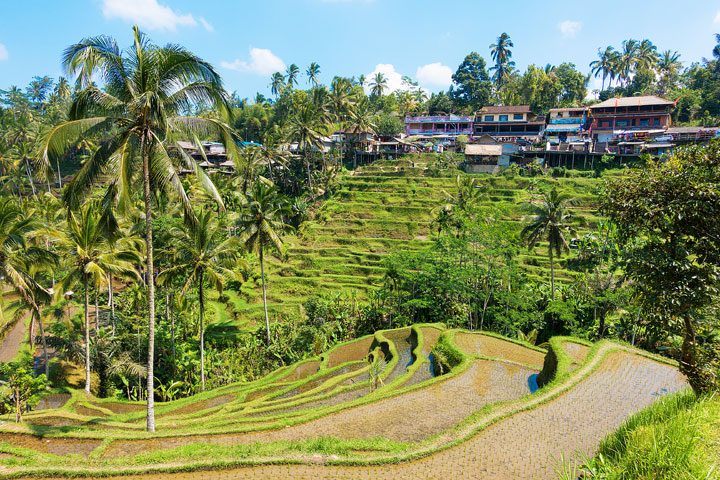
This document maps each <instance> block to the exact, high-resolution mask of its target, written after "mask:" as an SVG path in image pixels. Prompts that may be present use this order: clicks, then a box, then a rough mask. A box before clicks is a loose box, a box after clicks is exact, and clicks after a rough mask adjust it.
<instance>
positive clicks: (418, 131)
mask: <svg viewBox="0 0 720 480" xmlns="http://www.w3.org/2000/svg"><path fill="white" fill-rule="evenodd" d="M406 133H407V134H408V135H472V134H473V129H472V128H459V129H449V130H424V129H420V128H408V129H407V130H406Z"/></svg>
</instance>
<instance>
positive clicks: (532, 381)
mask: <svg viewBox="0 0 720 480" xmlns="http://www.w3.org/2000/svg"><path fill="white" fill-rule="evenodd" d="M537 379H538V374H537V373H533V374H532V375H530V376H529V377H528V388H530V393H535V392H536V391H537V389H538V388H540V387H539V386H538V383H537Z"/></svg>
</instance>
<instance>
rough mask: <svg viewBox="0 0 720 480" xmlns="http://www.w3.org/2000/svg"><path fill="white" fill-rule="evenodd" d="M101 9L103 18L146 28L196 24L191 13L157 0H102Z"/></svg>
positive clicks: (157, 28)
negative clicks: (174, 8) (181, 11)
mask: <svg viewBox="0 0 720 480" xmlns="http://www.w3.org/2000/svg"><path fill="white" fill-rule="evenodd" d="M102 11H103V15H104V16H105V18H111V19H112V18H118V19H120V20H125V21H127V22H132V23H137V24H138V25H139V26H141V27H143V28H146V29H148V30H170V31H175V30H176V29H177V27H179V26H191V27H194V26H196V25H197V21H196V20H195V17H193V16H192V15H191V14H189V13H186V14H183V13H178V12H176V11H174V10H173V9H172V8H170V7H168V6H166V5H161V4H160V3H158V1H157V0H103V10H102ZM203 25H204V24H203ZM208 25H209V24H208ZM206 28H207V27H206Z"/></svg>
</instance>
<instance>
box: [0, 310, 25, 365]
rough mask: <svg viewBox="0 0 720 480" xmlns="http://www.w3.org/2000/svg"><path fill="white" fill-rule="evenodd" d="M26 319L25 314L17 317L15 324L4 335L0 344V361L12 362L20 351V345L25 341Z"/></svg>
mask: <svg viewBox="0 0 720 480" xmlns="http://www.w3.org/2000/svg"><path fill="white" fill-rule="evenodd" d="M26 321H27V314H25V315H23V316H22V317H21V318H19V319H18V321H17V322H15V326H13V327H12V328H11V329H10V330H9V331H8V333H7V335H5V338H4V339H3V342H2V346H0V362H12V361H13V360H14V359H15V357H16V356H17V354H18V352H20V347H21V346H22V344H23V342H25V340H26V338H27V334H28V327H27V325H26Z"/></svg>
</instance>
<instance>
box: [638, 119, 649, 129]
mask: <svg viewBox="0 0 720 480" xmlns="http://www.w3.org/2000/svg"><path fill="white" fill-rule="evenodd" d="M640 126H641V127H649V126H650V119H649V118H641V119H640Z"/></svg>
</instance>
